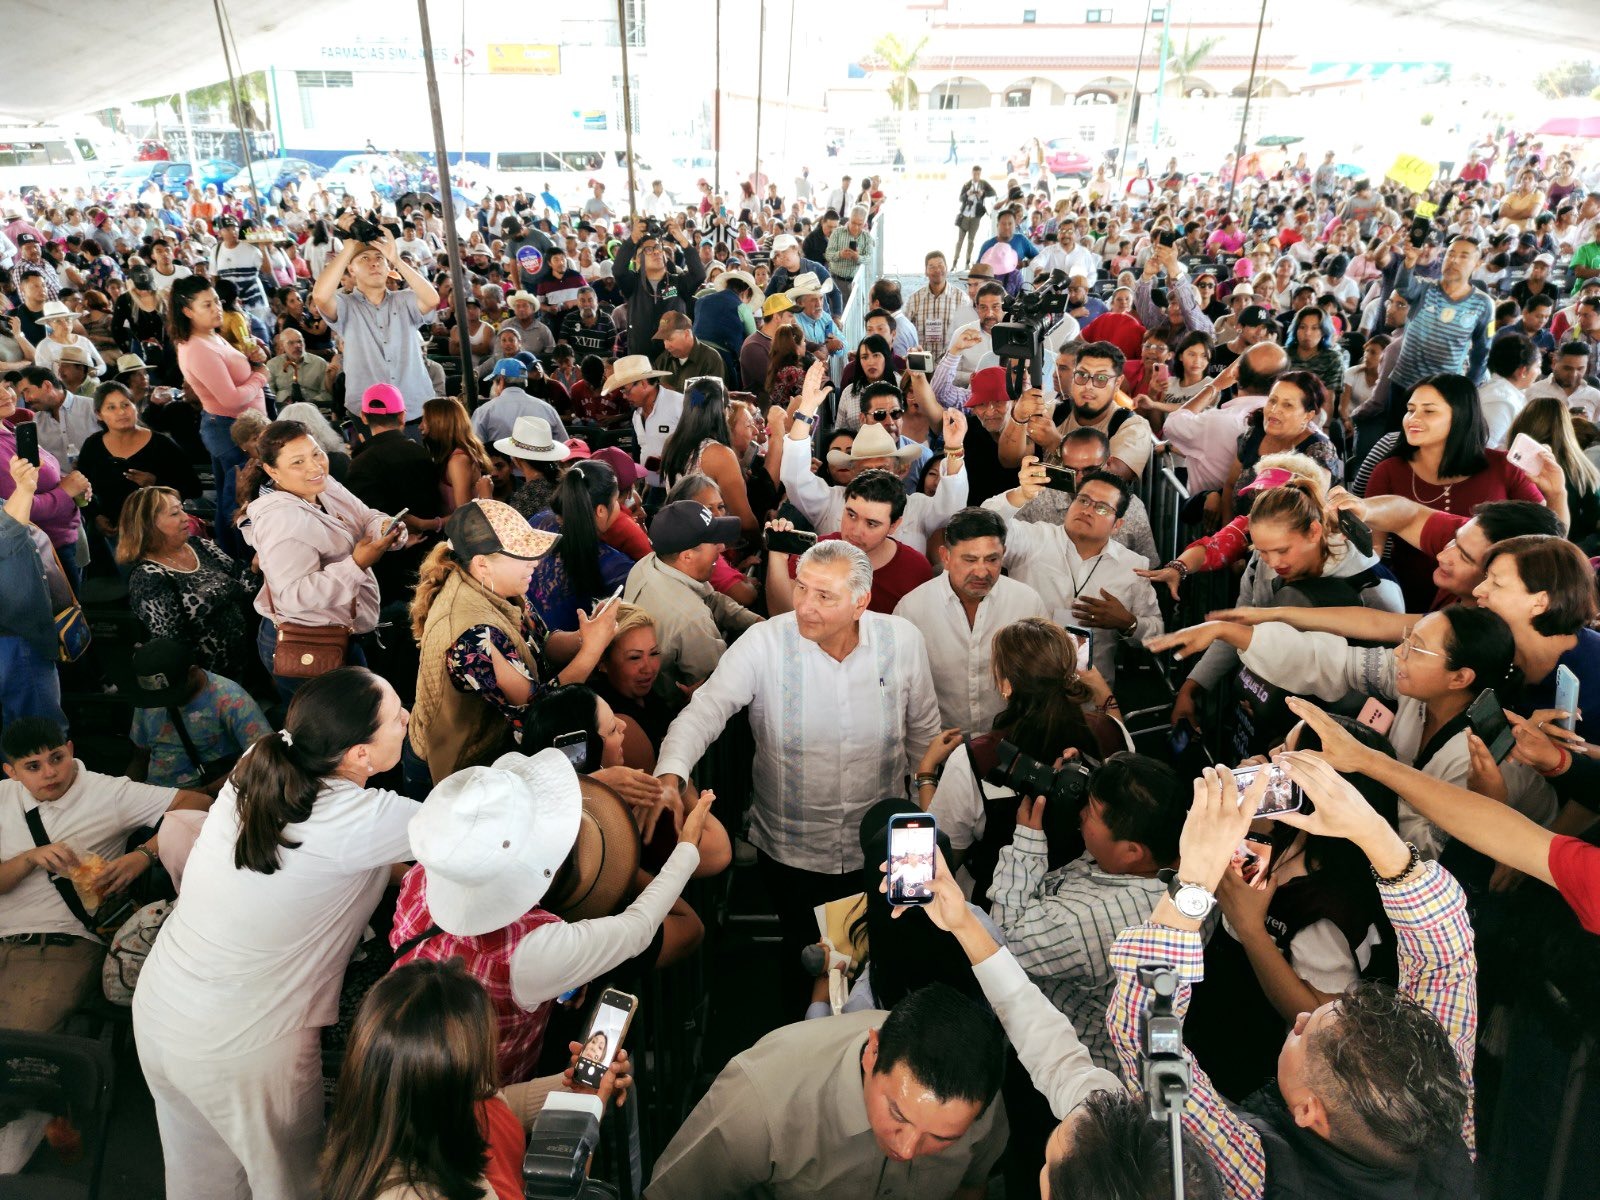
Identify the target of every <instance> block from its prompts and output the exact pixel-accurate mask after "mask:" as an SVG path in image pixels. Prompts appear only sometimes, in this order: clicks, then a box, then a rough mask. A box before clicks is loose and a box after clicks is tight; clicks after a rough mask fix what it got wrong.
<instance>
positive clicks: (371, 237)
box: [348, 212, 384, 242]
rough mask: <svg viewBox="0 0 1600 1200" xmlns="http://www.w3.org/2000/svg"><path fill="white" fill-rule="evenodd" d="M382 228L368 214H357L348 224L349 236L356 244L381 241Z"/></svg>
mask: <svg viewBox="0 0 1600 1200" xmlns="http://www.w3.org/2000/svg"><path fill="white" fill-rule="evenodd" d="M383 230H384V227H383V226H382V225H381V224H379V222H378V220H377V219H376V218H375V217H373V216H372V215H371V214H370V213H363V212H358V213H356V214H355V217H354V218H353V219H352V220H351V222H350V228H349V230H348V233H349V236H350V238H351V239H352V240H353V241H357V242H381V241H383Z"/></svg>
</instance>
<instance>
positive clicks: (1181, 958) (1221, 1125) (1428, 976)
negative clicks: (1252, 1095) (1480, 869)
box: [1013, 863, 1478, 1200]
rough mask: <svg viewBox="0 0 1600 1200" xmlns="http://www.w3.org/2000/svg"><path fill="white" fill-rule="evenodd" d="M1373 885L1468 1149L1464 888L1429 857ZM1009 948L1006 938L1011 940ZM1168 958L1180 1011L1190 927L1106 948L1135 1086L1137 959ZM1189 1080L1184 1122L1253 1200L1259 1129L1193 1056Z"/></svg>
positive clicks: (1470, 1017)
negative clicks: (1460, 1089)
mask: <svg viewBox="0 0 1600 1200" xmlns="http://www.w3.org/2000/svg"><path fill="white" fill-rule="evenodd" d="M1378 894H1379V896H1380V897H1381V898H1382V900H1383V909H1384V912H1386V913H1387V914H1388V915H1389V921H1390V923H1391V924H1393V926H1394V932H1395V937H1396V938H1397V939H1398V951H1399V958H1400V987H1399V991H1400V992H1401V993H1402V994H1403V995H1406V996H1409V997H1411V998H1412V999H1413V1000H1415V1001H1416V1002H1417V1003H1418V1004H1420V1005H1421V1006H1422V1007H1423V1008H1425V1009H1427V1010H1428V1011H1429V1012H1430V1013H1432V1014H1433V1015H1434V1017H1436V1018H1437V1019H1438V1021H1439V1024H1440V1025H1442V1026H1443V1027H1444V1031H1445V1035H1446V1036H1447V1037H1448V1038H1449V1039H1450V1045H1451V1047H1452V1048H1453V1049H1454V1050H1455V1052H1456V1062H1457V1065H1458V1066H1459V1068H1460V1071H1461V1078H1462V1081H1463V1082H1464V1083H1465V1084H1466V1086H1467V1096H1468V1102H1467V1110H1466V1115H1465V1116H1464V1117H1463V1119H1462V1124H1461V1136H1462V1139H1463V1140H1464V1141H1465V1142H1466V1144H1467V1150H1468V1152H1469V1153H1472V1152H1473V1150H1474V1144H1475V1143H1474V1125H1473V1115H1472V1102H1471V1096H1472V1065H1473V1055H1474V1051H1475V1048H1476V1047H1475V1038H1476V1034H1477V1029H1478V992H1477V981H1478V965H1477V958H1476V957H1475V956H1474V954H1473V950H1472V923H1471V922H1470V921H1469V920H1468V919H1467V902H1466V894H1465V893H1464V892H1462V890H1461V885H1460V884H1459V883H1457V882H1456V880H1455V878H1454V876H1452V875H1451V874H1450V873H1449V872H1448V871H1446V870H1445V869H1444V868H1443V867H1441V866H1439V864H1438V863H1424V864H1423V866H1422V868H1421V869H1420V870H1419V871H1418V872H1417V873H1416V875H1415V876H1414V877H1412V878H1411V879H1410V880H1409V881H1407V882H1404V883H1400V884H1381V883H1380V884H1379V885H1378ZM1014 948H1015V946H1014V944H1013V949H1014ZM1154 962H1166V963H1170V964H1172V966H1173V968H1174V969H1175V970H1176V971H1177V973H1178V976H1179V978H1180V980H1181V982H1180V983H1179V984H1178V994H1177V995H1176V996H1175V997H1174V998H1173V1009H1174V1011H1175V1012H1176V1013H1177V1015H1178V1016H1179V1017H1182V1016H1183V1015H1184V1013H1185V1012H1186V1011H1187V1009H1188V1007H1189V993H1190V989H1191V988H1192V987H1193V985H1194V984H1196V983H1198V982H1200V980H1201V978H1202V977H1203V976H1204V973H1205V971H1204V966H1205V946H1204V943H1203V942H1202V940H1201V936H1200V934H1199V933H1196V932H1193V931H1191V930H1185V929H1174V928H1171V927H1170V926H1166V925H1155V924H1149V923H1147V924H1144V925H1138V926H1135V927H1134V928H1132V929H1129V930H1127V931H1125V932H1124V933H1123V934H1122V935H1121V936H1120V937H1118V938H1117V941H1116V945H1114V946H1113V947H1112V948H1111V966H1112V969H1113V970H1114V971H1115V972H1116V976H1117V984H1116V990H1115V992H1114V993H1113V995H1112V998H1111V1006H1110V1008H1109V1009H1108V1010H1107V1012H1106V1027H1107V1029H1108V1030H1109V1032H1110V1034H1111V1040H1112V1043H1113V1044H1114V1045H1115V1046H1116V1051H1117V1057H1118V1058H1119V1059H1121V1062H1122V1077H1123V1078H1124V1079H1126V1080H1127V1081H1128V1084H1129V1087H1131V1088H1134V1089H1137V1088H1138V1087H1139V1086H1140V1082H1139V1081H1140V1080H1141V1079H1142V1078H1143V1071H1142V1068H1141V1066H1140V1053H1139V1050H1140V1047H1139V1025H1140V1021H1141V1019H1142V1017H1143V1014H1144V1011H1145V1005H1146V1003H1147V1001H1148V1000H1149V999H1150V995H1149V991H1148V989H1146V988H1145V987H1144V986H1143V985H1142V984H1141V983H1140V982H1139V964H1141V963H1154ZM1190 1062H1191V1065H1192V1066H1193V1068H1194V1089H1193V1091H1192V1092H1191V1093H1190V1096H1189V1102H1188V1104H1186V1105H1185V1106H1184V1111H1183V1124H1184V1127H1185V1128H1186V1129H1187V1130H1188V1131H1189V1132H1190V1133H1191V1134H1192V1135H1194V1136H1195V1137H1196V1138H1198V1139H1199V1140H1200V1142H1201V1143H1202V1144H1203V1145H1204V1146H1205V1147H1206V1152H1207V1153H1208V1154H1209V1155H1210V1156H1211V1161H1212V1163H1213V1164H1214V1165H1215V1166H1216V1168H1217V1171H1218V1173H1219V1174H1220V1175H1221V1176H1222V1179H1223V1185H1224V1187H1225V1188H1226V1190H1227V1194H1228V1195H1229V1196H1230V1197H1233V1198H1234V1200H1260V1198H1261V1197H1263V1196H1265V1195H1266V1190H1267V1159H1266V1154H1265V1152H1264V1151H1263V1150H1262V1147H1261V1135H1260V1134H1258V1133H1257V1132H1256V1131H1255V1129H1253V1128H1252V1127H1251V1126H1250V1125H1249V1124H1247V1123H1246V1122H1245V1121H1244V1119H1243V1118H1242V1117H1240V1116H1239V1115H1238V1114H1237V1113H1236V1112H1234V1110H1233V1109H1232V1108H1230V1107H1229V1106H1228V1103H1227V1102H1226V1101H1225V1100H1223V1098H1222V1097H1221V1096H1220V1095H1218V1093H1217V1090H1216V1088H1215V1087H1214V1086H1213V1085H1212V1083H1211V1080H1210V1078H1209V1077H1208V1076H1207V1075H1206V1073H1205V1072H1204V1071H1203V1070H1201V1069H1200V1067H1199V1066H1198V1065H1197V1064H1194V1062H1193V1058H1192V1056H1191V1057H1190Z"/></svg>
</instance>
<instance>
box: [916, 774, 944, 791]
mask: <svg viewBox="0 0 1600 1200" xmlns="http://www.w3.org/2000/svg"><path fill="white" fill-rule="evenodd" d="M916 785H917V786H918V787H919V788H925V787H938V786H939V777H938V776H937V775H926V774H923V775H918V776H917V777H916Z"/></svg>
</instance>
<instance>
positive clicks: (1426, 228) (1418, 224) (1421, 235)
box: [1411, 217, 1433, 250]
mask: <svg viewBox="0 0 1600 1200" xmlns="http://www.w3.org/2000/svg"><path fill="white" fill-rule="evenodd" d="M1432 233H1433V222H1432V221H1430V220H1429V219H1428V218H1427V217H1413V218H1412V219H1411V244H1412V245H1413V246H1415V247H1416V248H1417V249H1418V250H1421V249H1422V248H1423V247H1424V246H1426V245H1427V244H1428V238H1429V236H1430V235H1431V234H1432Z"/></svg>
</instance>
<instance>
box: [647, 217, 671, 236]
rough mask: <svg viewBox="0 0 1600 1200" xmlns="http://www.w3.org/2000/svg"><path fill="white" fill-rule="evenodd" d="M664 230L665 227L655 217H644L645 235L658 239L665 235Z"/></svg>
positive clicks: (665, 229)
mask: <svg viewBox="0 0 1600 1200" xmlns="http://www.w3.org/2000/svg"><path fill="white" fill-rule="evenodd" d="M666 232H667V227H666V226H665V225H663V224H662V223H661V222H660V220H658V219H657V218H655V217H646V218H645V219H644V235H645V236H646V237H653V238H655V239H656V240H657V241H659V240H660V239H661V238H662V237H664V236H665V235H666Z"/></svg>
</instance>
